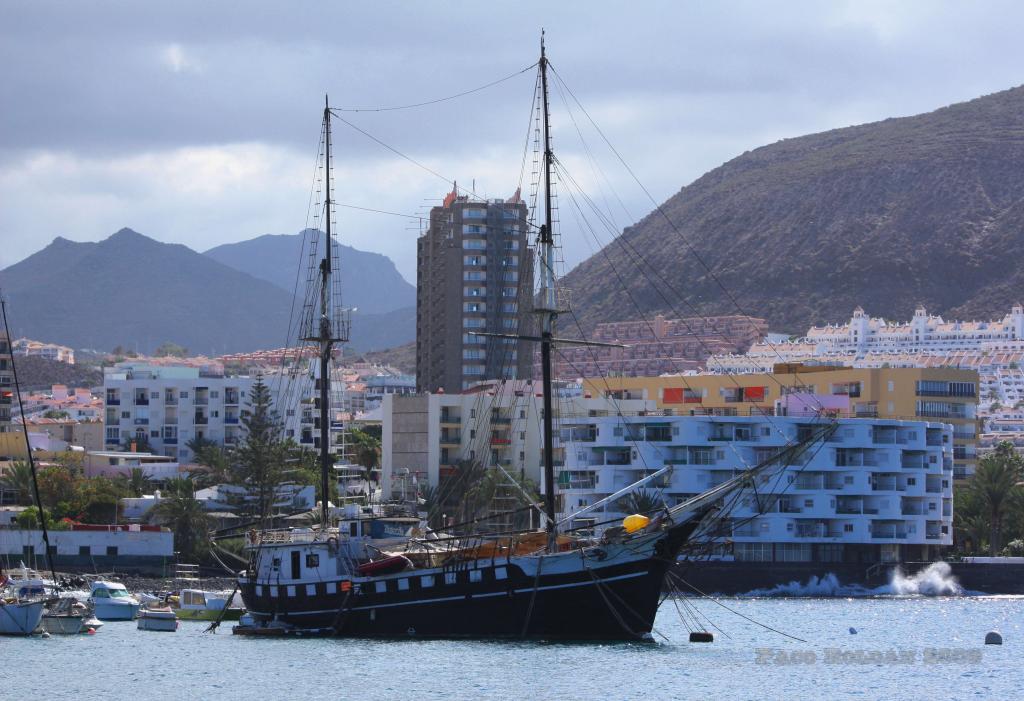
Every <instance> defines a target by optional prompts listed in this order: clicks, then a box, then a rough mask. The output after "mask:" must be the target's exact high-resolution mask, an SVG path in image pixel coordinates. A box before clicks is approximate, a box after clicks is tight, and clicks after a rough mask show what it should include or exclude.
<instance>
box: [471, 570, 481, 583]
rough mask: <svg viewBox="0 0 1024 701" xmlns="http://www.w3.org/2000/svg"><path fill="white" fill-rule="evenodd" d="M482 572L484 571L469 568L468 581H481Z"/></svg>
mask: <svg viewBox="0 0 1024 701" xmlns="http://www.w3.org/2000/svg"><path fill="white" fill-rule="evenodd" d="M483 574H484V573H483V572H481V571H480V570H470V571H469V581H471V582H479V581H482V580H483Z"/></svg>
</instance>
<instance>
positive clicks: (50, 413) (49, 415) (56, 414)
mask: <svg viewBox="0 0 1024 701" xmlns="http://www.w3.org/2000/svg"><path fill="white" fill-rule="evenodd" d="M43 418H44V419H55V420H56V419H70V418H71V414H69V413H68V412H66V411H58V410H57V409H49V410H47V411H45V412H43Z"/></svg>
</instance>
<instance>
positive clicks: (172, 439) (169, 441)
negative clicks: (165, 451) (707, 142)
mask: <svg viewBox="0 0 1024 701" xmlns="http://www.w3.org/2000/svg"><path fill="white" fill-rule="evenodd" d="M163 441H164V445H178V437H177V436H171V437H169V438H168V437H167V436H164V439H163Z"/></svg>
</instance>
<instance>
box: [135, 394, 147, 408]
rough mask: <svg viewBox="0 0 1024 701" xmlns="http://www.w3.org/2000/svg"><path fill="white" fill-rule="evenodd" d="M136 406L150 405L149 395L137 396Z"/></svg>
mask: <svg viewBox="0 0 1024 701" xmlns="http://www.w3.org/2000/svg"><path fill="white" fill-rule="evenodd" d="M134 404H135V406H149V397H141V396H139V397H135V401H134Z"/></svg>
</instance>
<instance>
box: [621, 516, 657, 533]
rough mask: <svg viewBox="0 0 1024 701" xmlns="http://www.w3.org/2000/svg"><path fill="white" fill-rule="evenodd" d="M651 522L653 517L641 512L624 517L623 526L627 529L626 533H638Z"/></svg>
mask: <svg viewBox="0 0 1024 701" xmlns="http://www.w3.org/2000/svg"><path fill="white" fill-rule="evenodd" d="M650 522H651V519H649V518H647V517H646V516H643V515H641V514H633V515H632V516H627V517H626V518H624V519H622V527H623V528H625V529H626V533H636V532H637V531H639V530H640V529H642V528H646V527H647V524H648V523H650Z"/></svg>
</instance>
